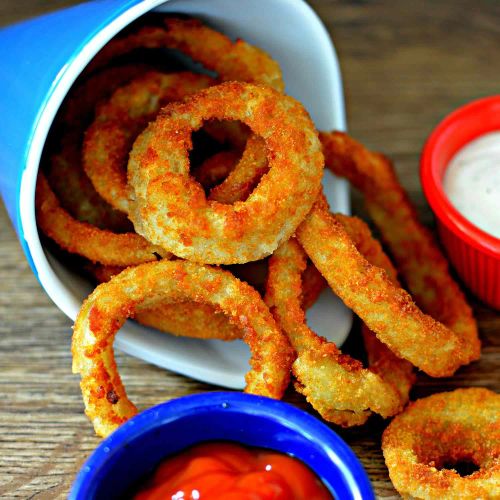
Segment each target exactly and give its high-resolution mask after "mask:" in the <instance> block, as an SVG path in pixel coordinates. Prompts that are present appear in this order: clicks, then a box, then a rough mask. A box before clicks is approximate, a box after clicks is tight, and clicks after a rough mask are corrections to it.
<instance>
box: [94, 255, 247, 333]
mask: <svg viewBox="0 0 500 500" xmlns="http://www.w3.org/2000/svg"><path fill="white" fill-rule="evenodd" d="M86 270H87V271H89V272H90V274H91V275H92V276H93V277H94V278H95V279H96V280H97V282H98V283H106V282H108V281H109V280H110V279H111V278H112V277H113V276H116V275H117V274H120V273H121V272H122V271H123V270H124V268H123V267H117V266H101V265H98V264H90V263H89V265H87V266H86ZM134 320H135V321H137V322H138V323H140V324H141V325H144V326H150V327H152V328H156V329H157V330H160V331H162V332H165V333H169V334H171V335H175V336H178V337H191V338H197V339H217V340H225V341H229V340H235V339H241V338H242V337H243V333H244V332H243V330H242V329H241V328H238V326H237V325H235V324H233V323H232V322H231V321H230V320H229V319H228V317H227V316H226V315H225V314H223V313H222V312H220V311H219V310H217V308H216V307H214V306H212V305H209V304H202V303H199V302H180V303H173V304H171V303H168V302H167V303H163V304H159V305H158V306H156V307H154V308H149V309H148V308H147V307H146V308H141V307H138V309H137V311H136V313H135V316H134Z"/></svg>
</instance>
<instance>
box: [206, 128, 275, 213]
mask: <svg viewBox="0 0 500 500" xmlns="http://www.w3.org/2000/svg"><path fill="white" fill-rule="evenodd" d="M268 170H269V164H268V161H267V150H266V145H265V142H264V140H263V139H262V138H261V137H259V136H258V135H251V136H250V137H249V139H248V141H247V143H246V146H245V150H244V151H243V156H242V157H241V159H240V161H239V162H238V163H237V164H236V166H235V167H234V169H232V170H231V172H229V175H228V176H227V177H226V179H225V180H224V181H223V182H222V183H221V184H219V185H217V186H215V187H214V188H213V189H212V190H211V191H210V195H209V197H208V199H209V200H215V201H218V202H219V203H227V204H232V203H234V202H236V201H245V200H246V199H247V198H248V196H249V195H250V193H251V192H252V191H253V190H254V189H255V187H256V185H257V184H258V182H259V179H260V178H261V177H262V175H264V174H265V173H267V172H268Z"/></svg>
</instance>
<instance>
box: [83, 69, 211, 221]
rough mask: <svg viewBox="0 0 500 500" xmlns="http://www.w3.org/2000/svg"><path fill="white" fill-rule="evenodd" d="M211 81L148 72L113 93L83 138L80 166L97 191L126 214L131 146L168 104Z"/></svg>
mask: <svg viewBox="0 0 500 500" xmlns="http://www.w3.org/2000/svg"><path fill="white" fill-rule="evenodd" d="M212 83H213V80H212V79H211V78H210V77H208V76H206V75H197V74H195V73H190V72H182V73H169V74H164V73H158V72H149V73H147V74H145V75H143V76H141V77H139V78H136V79H135V80H133V81H132V82H130V83H129V84H128V85H126V86H124V87H120V88H119V89H118V90H116V91H115V92H114V93H113V95H112V96H111V98H110V99H109V100H108V101H107V102H106V103H104V104H103V105H102V106H100V107H99V108H98V110H97V112H96V116H95V120H94V122H93V124H92V125H91V127H90V128H89V129H88V130H87V133H86V135H85V143H84V146H83V166H84V168H85V172H86V174H87V175H88V176H89V178H90V180H91V181H92V183H93V185H94V187H95V189H96V190H97V192H98V193H99V194H100V195H101V196H102V197H103V198H104V199H105V200H106V201H107V202H108V203H109V204H110V205H112V206H113V207H114V208H116V209H117V210H121V211H122V212H125V213H128V211H129V200H128V194H129V193H128V187H127V171H126V166H127V160H128V155H129V152H130V149H131V148H132V144H133V142H134V140H135V138H136V137H137V135H138V134H139V132H141V131H142V130H143V129H144V127H145V126H146V124H147V123H148V122H149V121H150V120H151V119H152V118H154V117H155V116H156V114H157V113H158V111H159V109H160V108H161V107H162V106H164V105H165V104H166V103H167V102H170V101H177V100H179V99H182V98H183V97H184V96H186V95H189V94H193V93H194V92H197V91H199V90H201V89H203V88H206V87H208V86H209V85H211V84H212Z"/></svg>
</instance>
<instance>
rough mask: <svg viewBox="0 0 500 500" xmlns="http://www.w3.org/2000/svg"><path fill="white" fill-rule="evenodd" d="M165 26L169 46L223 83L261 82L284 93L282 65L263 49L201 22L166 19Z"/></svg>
mask: <svg viewBox="0 0 500 500" xmlns="http://www.w3.org/2000/svg"><path fill="white" fill-rule="evenodd" d="M165 26H166V28H167V33H166V43H167V46H168V47H170V48H174V49H178V50H180V51H181V52H183V53H184V54H186V55H188V56H189V57H191V58H192V59H194V60H195V61H198V62H200V63H201V64H203V66H205V67H206V68H208V69H210V70H213V71H216V72H217V74H218V75H219V78H220V79H221V80H223V81H233V80H236V81H242V82H248V83H256V84H259V83H261V84H264V85H268V86H270V87H273V88H274V89H276V90H278V91H279V92H283V91H284V89H285V84H284V83H283V77H282V75H281V69H280V67H279V64H278V63H277V62H276V61H274V60H273V59H272V58H271V57H270V56H269V54H267V53H266V52H264V51H263V50H262V49H259V48H257V47H254V46H253V45H250V44H249V43H247V42H245V41H243V40H236V41H235V42H233V41H232V40H231V39H230V38H228V37H227V36H226V35H223V34H222V33H219V32H217V31H214V30H213V29H211V28H208V27H207V26H204V25H203V24H202V23H201V22H200V21H199V20H197V19H177V18H166V19H165Z"/></svg>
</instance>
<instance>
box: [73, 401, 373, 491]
mask: <svg viewBox="0 0 500 500" xmlns="http://www.w3.org/2000/svg"><path fill="white" fill-rule="evenodd" d="M221 440H224V441H234V442H237V443H241V444H244V445H247V446H255V447H260V448H268V449H272V450H276V451H279V452H282V453H286V454H289V455H292V456H294V457H296V458H298V459H299V460H301V461H302V462H303V463H305V464H306V465H308V466H309V467H310V468H311V469H312V470H313V471H314V472H315V473H316V474H317V475H318V477H319V478H320V479H321V480H322V481H323V483H324V484H325V485H326V487H327V488H328V489H329V490H330V492H331V493H332V495H333V496H334V498H335V499H338V500H340V499H342V500H343V499H346V500H350V499H357V500H359V499H363V500H370V499H374V498H375V497H374V494H373V490H372V488H371V485H370V481H369V480H368V476H367V475H366V472H365V471H364V469H363V467H362V466H361V464H360V462H359V460H358V459H357V458H356V456H355V455H354V453H353V452H352V450H351V449H350V448H349V447H348V446H347V445H346V443H345V442H344V441H343V440H342V439H340V437H339V436H337V434H335V432H333V431H332V430H331V429H330V428H329V427H327V426H326V425H325V424H323V423H321V422H320V421H319V420H317V419H316V418H314V417H313V416H311V415H309V414H307V413H305V412H303V411H301V410H299V409H297V408H295V407H293V406H291V405H289V404H287V403H283V402H281V401H275V400H272V399H269V398H264V397H261V396H253V395H250V394H244V393H233V392H211V393H205V394H196V395H192V396H185V397H182V398H179V399H174V400H172V401H169V402H167V403H163V404H160V405H158V406H155V407H153V408H151V409H149V410H146V411H145V412H143V413H141V414H139V415H137V416H136V417H134V418H132V419H131V420H129V421H128V422H126V423H125V424H123V425H122V426H121V427H120V428H119V429H118V430H116V431H115V432H114V433H113V434H111V436H109V437H108V438H106V439H105V440H104V441H103V442H102V443H101V444H100V445H99V447H98V448H97V449H96V450H95V451H94V453H93V454H92V455H91V456H90V458H89V459H88V460H87V462H86V463H85V464H84V465H83V467H82V469H81V470H80V472H79V474H78V476H77V477H76V479H75V482H74V483H73V487H72V489H71V492H70V494H69V499H70V500H91V499H92V500H99V499H107V500H109V499H112V498H119V497H122V496H123V495H124V494H125V493H126V492H127V489H130V487H131V486H134V485H135V484H136V483H137V481H139V480H140V479H141V478H142V477H144V476H146V475H148V474H149V473H150V472H151V471H152V470H153V469H154V468H155V466H156V465H157V464H158V463H159V462H160V461H161V460H162V459H163V458H165V457H166V456H168V455H171V454H174V453H177V452H179V451H180V450H183V449H185V448H187V447H189V446H192V445H194V444H197V443H201V442H204V441H221Z"/></svg>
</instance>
